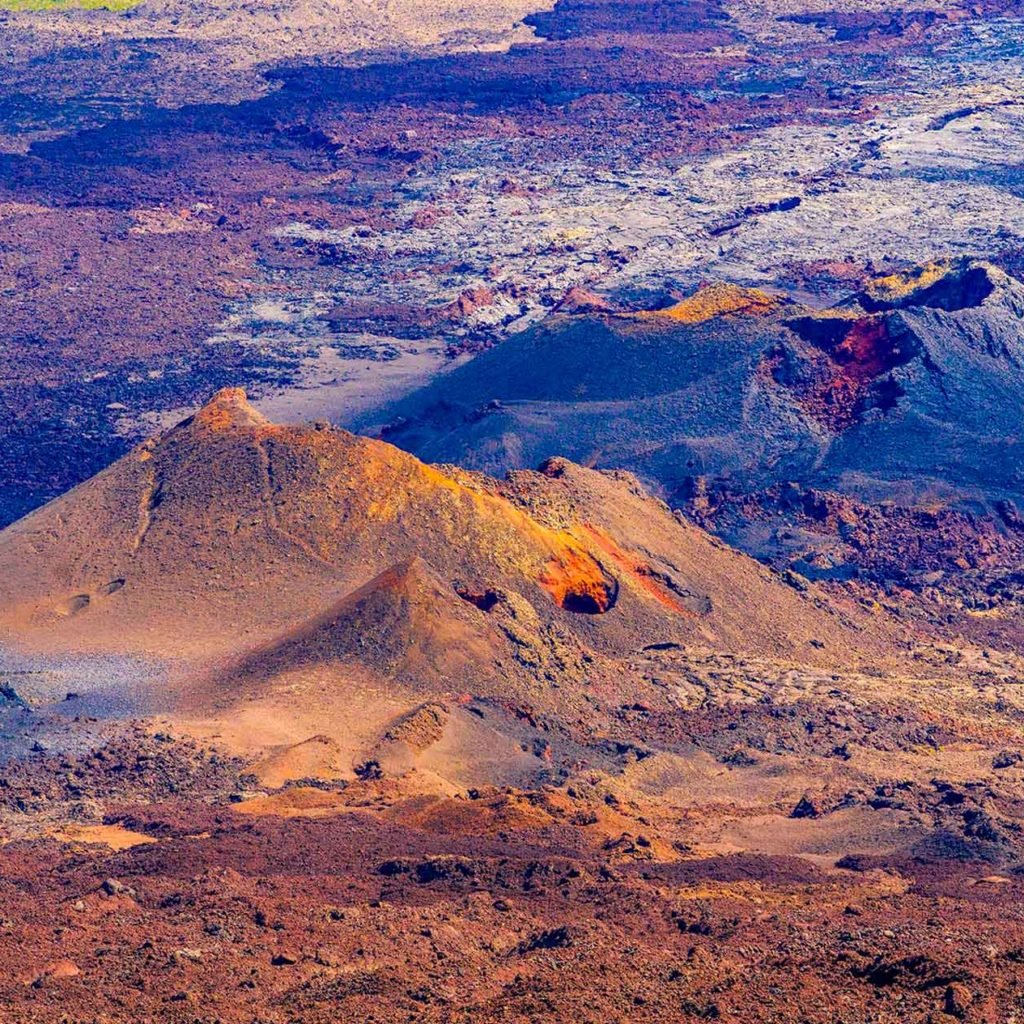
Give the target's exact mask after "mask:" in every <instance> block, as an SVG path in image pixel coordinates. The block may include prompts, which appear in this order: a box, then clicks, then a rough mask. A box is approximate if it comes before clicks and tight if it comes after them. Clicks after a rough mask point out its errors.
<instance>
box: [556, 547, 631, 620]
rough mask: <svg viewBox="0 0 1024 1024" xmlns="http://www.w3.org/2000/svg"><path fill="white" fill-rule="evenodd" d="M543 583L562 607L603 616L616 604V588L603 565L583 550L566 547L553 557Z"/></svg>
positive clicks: (567, 609) (571, 610)
mask: <svg viewBox="0 0 1024 1024" xmlns="http://www.w3.org/2000/svg"><path fill="white" fill-rule="evenodd" d="M540 585H541V586H542V587H543V588H544V589H545V590H546V591H547V592H548V593H549V594H550V595H551V596H552V597H553V598H554V600H555V604H557V605H558V607H559V608H564V609H565V610H566V611H570V612H583V613H585V614H587V615H601V614H603V613H604V612H606V611H608V610H609V609H610V608H611V607H612V605H614V604H615V597H616V587H615V584H614V583H613V582H611V581H609V579H608V577H607V576H606V575H605V573H604V570H603V569H602V568H601V566H600V565H599V564H598V563H597V562H596V561H595V560H594V559H593V558H592V557H591V556H590V555H588V554H586V553H585V552H582V551H575V550H572V549H567V550H566V551H564V552H563V553H562V554H561V555H560V556H558V557H557V558H553V559H551V561H550V562H548V564H547V566H546V567H545V569H544V575H543V576H541V578H540Z"/></svg>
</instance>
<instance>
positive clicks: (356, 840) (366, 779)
mask: <svg viewBox="0 0 1024 1024" xmlns="http://www.w3.org/2000/svg"><path fill="white" fill-rule="evenodd" d="M0 563H2V568H3V572H2V578H3V580H4V583H3V587H4V589H3V592H2V600H0V612H2V622H3V628H4V631H5V638H6V639H5V642H6V644H7V650H6V652H5V657H6V659H7V662H8V664H9V666H10V671H9V673H8V676H7V678H8V679H10V680H11V682H10V683H9V684H7V685H5V688H4V690H3V691H0V693H2V700H3V703H4V709H3V710H2V711H0V715H2V719H0V724H2V725H3V728H4V730H5V737H7V742H8V743H9V744H10V745H11V750H12V753H13V752H14V751H21V752H20V753H18V754H17V756H15V757H13V758H12V759H10V760H8V761H7V768H6V772H5V775H4V776H3V778H2V780H0V808H2V811H0V828H2V829H3V831H4V833H5V836H6V839H7V840H8V841H7V843H6V845H4V846H3V847H2V848H0V864H2V865H3V878H4V882H3V883H0V885H2V889H0V892H2V894H3V899H4V904H3V906H4V924H3V927H2V929H0V943H4V944H7V945H8V946H9V947H10V948H11V949H12V950H13V949H14V948H15V947H17V948H18V949H20V950H22V954H21V957H20V960H19V965H20V966H19V968H18V970H17V972H16V973H15V974H14V975H12V976H11V977H9V978H7V979H4V980H3V981H2V982H0V1006H2V1007H3V1008H4V1012H5V1013H6V1014H7V1016H8V1017H9V1018H10V1019H12V1020H17V1021H20V1020H43V1021H49V1020H54V1021H56V1020H59V1019H60V1013H62V1012H69V1013H71V1014H72V1015H73V1016H72V1019H75V1017H74V1015H75V1014H77V1015H78V1018H79V1019H90V1016H97V1015H99V1016H102V1015H106V1016H107V1017H108V1018H110V1019H113V1020H121V1019H133V1020H136V1019H143V1020H145V1019H154V1020H155V1019H161V1020H163V1019H168V1020H189V1021H191V1020H207V1019H209V1020H213V1019H216V1020H221V1021H229V1022H235V1021H238V1022H243V1021H250V1020H252V1019H254V1015H255V1016H256V1019H265V1020H270V1021H275V1022H276V1021H286V1020H293V1019H295V1014H296V1013H299V1014H301V1015H303V1018H304V1019H309V1020H314V1021H315V1020H327V1019H334V1016H336V1014H337V1012H338V1006H339V1004H341V1005H343V1006H344V1011H345V1012H346V1013H356V1014H360V1015H362V1016H365V1017H367V1019H379V1020H388V1021H390V1020H397V1019H405V1017H407V1016H408V1015H409V1014H410V1013H412V1014H413V1015H416V1016H425V1017H426V1018H427V1019H436V1020H450V1019H462V1017H465V1018H466V1019H473V1020H491V1019H494V1020H497V1019H507V1018H511V1019H524V1018H526V1017H530V1016H532V1015H535V1014H536V1013H538V1012H545V1013H548V1014H553V1015H554V1016H555V1017H556V1018H565V1017H573V1018H574V1019H575V1018H579V1019H594V1020H598V1019H607V1018H608V1017H609V1016H612V1017H615V1016H621V1015H623V1014H625V1013H628V1014H629V1016H630V1017H631V1018H632V1019H641V1020H661V1019H665V1018H666V1016H669V1017H671V1016H672V1015H676V1016H678V1017H679V1018H680V1019H684V1020H691V1019H692V1020H700V1019H713V1018H716V1017H725V1018H726V1019H728V1018H729V1017H736V1018H737V1019H742V1018H743V1016H744V1015H749V1014H750V1013H752V1012H754V1008H755V1006H757V1005H758V1004H760V1003H763V1004H764V1005H763V1006H762V1007H761V1009H760V1010H759V1011H758V1012H759V1013H761V1015H762V1016H764V1017H765V1019H769V1020H779V1021H783V1020H791V1019H793V1015H794V1014H799V1015H800V1016H802V1018H803V1019H806V1020H809V1021H819V1020H820V1021H826V1020H833V1019H834V1016H833V1009H832V1007H833V1004H834V1003H835V1002H837V1001H839V1002H841V1003H842V1005H843V1006H844V1007H845V1008H846V1009H845V1011H844V1012H845V1013H846V1018H845V1019H849V1020H853V1021H861V1020H863V1021H867V1020H872V1019H876V1015H877V1014H878V1013H879V1012H882V1011H884V1012H888V1013H890V1014H896V1015H902V1016H897V1018H896V1019H912V1020H916V1019H920V1020H924V1019H928V1018H929V1015H932V1017H931V1019H934V1020H941V1014H945V1013H948V1014H950V1015H952V1016H953V1017H959V1018H962V1019H975V1020H986V1021H987V1020H993V1021H994V1020H999V1019H1002V1018H1001V1017H1000V1016H999V1015H1000V1014H1002V1013H1004V1012H1005V1011H1006V1010H1007V1008H1009V1007H1012V1005H1013V999H1014V998H1015V997H1014V995H1013V991H1014V986H1015V984H1016V978H1017V971H1018V965H1019V962H1020V958H1019V956H1018V951H1019V949H1020V947H1021V943H1022V941H1024V939H1022V937H1021V927H1022V926H1021V924H1020V922H1019V920H1018V917H1017V915H1016V912H1015V911H1013V910H1009V911H1008V910H1007V907H1008V905H1010V904H1008V902H1007V901H1008V899H1012V893H1013V892H1015V887H1016V886H1017V884H1018V881H1017V878H1018V876H1017V873H1016V870H1017V865H1018V864H1020V863H1022V862H1024V848H1022V839H1021V824H1020V822H1021V820H1022V818H1024V767H1022V766H1024V753H1022V752H1021V749H1020V741H1019V737H1020V731H1019V730H1020V727H1019V722H1020V716H1021V714H1024V700H1022V698H1021V697H1020V695H1019V692H1018V691H1019V688H1020V687H1019V680H1020V679H1021V678H1024V666H1022V665H1021V664H1020V661H1019V659H1018V658H1017V656H1016V655H1015V654H1014V653H1013V652H1012V651H1009V650H1007V651H1003V652H1000V651H999V650H994V649H991V648H989V649H982V648H980V647H976V646H973V645H972V644H971V643H969V642H968V641H966V640H964V639H963V638H946V639H944V638H943V637H942V636H941V635H940V633H938V632H937V631H936V630H935V628H934V626H925V625H920V624H918V625H914V624H913V623H912V622H910V621H907V622H904V624H902V625H897V622H896V620H895V618H894V616H893V614H892V613H890V612H888V611H886V610H885V609H884V608H883V607H882V606H880V605H878V604H877V603H875V602H874V601H873V600H871V599H869V598H868V597H866V596H862V597H861V598H859V599H857V598H855V597H854V596H853V595H852V594H851V593H843V592H840V591H838V590H836V591H835V593H834V594H832V595H829V594H827V593H825V592H824V591H821V590H819V589H818V588H816V587H815V586H814V585H813V584H808V583H807V582H806V581H805V580H803V579H801V578H799V577H795V576H793V575H792V574H790V575H789V576H787V575H786V574H784V573H777V572H774V571H772V570H770V569H768V568H765V567H763V566H761V565H759V564H757V563H756V562H754V561H752V560H751V559H749V558H748V557H746V556H744V555H742V554H739V553H737V552H735V551H733V550H731V549H729V548H728V547H726V546H725V545H724V544H723V543H722V542H720V541H718V540H716V539H715V538H713V537H711V536H710V535H708V534H706V533H704V532H703V531H702V530H700V529H699V528H698V527H696V526H694V525H692V524H691V523H689V522H688V521H686V520H685V519H684V518H683V517H681V516H680V515H678V514H675V513H672V512H671V511H670V510H669V509H668V508H667V507H666V506H665V505H663V504H662V503H661V502H660V501H658V500H657V499H654V498H652V497H651V496H650V495H649V494H647V493H646V492H645V491H644V490H643V489H642V488H641V487H640V486H639V485H638V483H637V482H636V480H635V479H634V478H632V477H631V476H629V475H628V474H623V473H617V472H597V471H594V470H589V469H585V468H582V467H579V466H576V465H574V464H572V463H570V462H567V461H565V460H561V459H555V460H551V461H549V462H548V463H546V464H545V465H544V466H543V468H542V469H541V470H538V471H525V472H517V473H513V474H511V475H510V476H509V477H508V478H507V479H506V480H503V481H498V480H494V479H490V478H487V477H485V476H482V475H480V474H473V473H467V472H464V471H459V470H455V469H452V468H450V467H434V466H429V465H426V464H424V463H422V462H420V461H418V460H417V459H416V458H414V457H413V456H411V455H408V454H406V453H403V452H400V451H399V450H397V449H395V448H392V447H391V446H390V445H387V444H385V443H383V442H380V441H375V440H370V439H367V438H360V437H357V436H355V435H352V434H349V433H347V432H344V431H341V430H338V429H336V428H330V427H327V426H325V425H319V426H312V427H300V426H278V425H276V424H273V423H271V422H270V421H268V420H267V419H266V418H265V417H263V416H262V415H260V414H259V413H258V412H256V411H255V410H254V409H253V408H252V406H250V405H249V404H248V402H247V400H246V399H245V396H244V393H243V392H241V391H239V390H237V389H231V390H227V391H222V392H220V393H218V394H217V395H216V396H215V397H214V398H213V400H212V401H211V402H209V403H208V404H207V405H206V406H204V407H203V408H202V409H201V410H200V411H199V412H198V413H197V414H196V415H195V416H193V417H191V418H189V419H187V420H186V421H184V422H183V423H181V424H179V425H178V426H176V427H175V428H173V429H172V430H170V431H169V432H167V433H166V434H164V435H163V436H161V437H158V438H156V439H154V440H152V441H149V442H146V443H145V444H143V445H141V446H139V447H138V448H136V449H135V450H134V451H132V452H131V453H129V454H128V455H127V456H125V457H124V458H123V459H122V460H120V461H119V462H117V463H115V464H114V465H113V466H111V467H110V468H109V469H107V470H105V471H104V472H103V473H101V474H100V475H99V476H97V477H95V478H94V479H92V480H90V481H88V482H86V483H85V484H83V485H81V486H80V487H78V488H76V489H75V490H74V491H72V492H69V493H68V494H67V495H65V496H64V497H63V498H61V499H58V500H57V501H55V502H53V503H51V504H49V505H47V506H45V507H44V508H42V509H40V510H38V511H37V512H35V513H33V514H32V515H31V516H29V517H27V518H26V519H25V520H22V521H21V522H19V523H17V524H15V525H14V526H12V527H9V528H8V529H7V530H5V531H4V532H3V533H2V534H0ZM143 659H145V660H143ZM76 665H77V666H80V668H77V669H76V667H75V666H76ZM88 666H93V667H92V668H90V669H89V672H90V673H91V675H90V674H88V673H86V668H87V667H88ZM76 672H77V673H79V675H78V677H77V678H76V676H75V674H76ZM51 677H52V678H51ZM71 678H76V683H77V684H78V685H79V687H80V688H79V689H78V691H76V692H75V693H73V694H68V695H67V697H66V698H64V695H63V693H62V692H60V690H59V688H58V689H55V687H58V686H59V683H60V681H61V680H62V679H71ZM90 679H91V680H92V681H91V682H90V681H89V680H90ZM54 680H56V682H54ZM62 698H63V699H62ZM27 892H30V893H31V894H32V897H31V900H29V899H28V898H27V897H26V893H27ZM55 922H60V923H59V924H58V925H57V929H58V930H57V931H56V932H54V930H53V929H54V923H55ZM410 922H411V923H410ZM968 935H971V936H972V939H971V941H967V938H966V937H967V936H968ZM978 936H983V941H982V942H981V943H979V942H978V941H977V937H978ZM948 939H952V940H953V942H952V943H950V942H948V941H947V940H948ZM115 965H116V966H115ZM556 981H557V983H556ZM765 1007H767V1009H765ZM762 1011H763V1013H762ZM204 1014H205V1016H204ZM332 1015H334V1016H332ZM934 1015H940V1016H934Z"/></svg>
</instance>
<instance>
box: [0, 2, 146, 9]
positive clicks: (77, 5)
mask: <svg viewBox="0 0 1024 1024" xmlns="http://www.w3.org/2000/svg"><path fill="white" fill-rule="evenodd" d="M140 3H142V0H0V11H70V10H78V11H100V10H103V11H127V10H130V9H131V8H132V7H138V6H139V4H140Z"/></svg>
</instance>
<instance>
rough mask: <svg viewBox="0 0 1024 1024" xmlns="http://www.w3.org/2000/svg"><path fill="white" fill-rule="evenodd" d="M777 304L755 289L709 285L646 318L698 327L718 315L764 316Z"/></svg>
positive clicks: (729, 285) (775, 307)
mask: <svg viewBox="0 0 1024 1024" xmlns="http://www.w3.org/2000/svg"><path fill="white" fill-rule="evenodd" d="M779 305H780V303H779V300H778V299H777V298H775V296H773V295H769V294H768V293H767V292H763V291H760V290H759V289H757V288H741V287H739V286H737V285H731V284H711V285H707V286H706V287H704V288H700V289H698V290H697V291H696V292H695V293H694V294H693V295H691V296H689V297H688V298H685V299H683V300H682V301H681V302H677V303H676V304H675V305H674V306H669V307H668V309H662V310H658V311H657V312H656V313H653V314H646V315H648V316H659V317H667V318H668V319H670V320H674V321H675V322H676V323H683V324H702V323H704V322H705V321H707V320H713V319H714V318H715V317H719V316H768V315H769V314H771V313H773V312H774V311H775V310H776V309H778V308H779Z"/></svg>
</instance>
